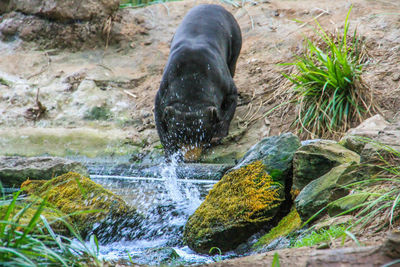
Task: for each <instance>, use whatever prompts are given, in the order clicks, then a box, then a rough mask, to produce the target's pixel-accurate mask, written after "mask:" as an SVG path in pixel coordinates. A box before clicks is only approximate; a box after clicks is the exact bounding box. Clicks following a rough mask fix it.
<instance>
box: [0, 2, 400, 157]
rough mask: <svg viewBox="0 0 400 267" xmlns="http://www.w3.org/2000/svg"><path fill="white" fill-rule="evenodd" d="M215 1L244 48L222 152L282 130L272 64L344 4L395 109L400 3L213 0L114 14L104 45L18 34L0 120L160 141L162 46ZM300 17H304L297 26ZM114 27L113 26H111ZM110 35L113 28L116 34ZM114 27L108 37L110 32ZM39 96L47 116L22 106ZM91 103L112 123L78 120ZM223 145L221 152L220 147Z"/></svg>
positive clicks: (332, 26) (290, 114)
mask: <svg viewBox="0 0 400 267" xmlns="http://www.w3.org/2000/svg"><path fill="white" fill-rule="evenodd" d="M210 2H212V3H219V4H222V5H224V6H225V7H226V8H227V9H228V10H229V11H231V12H232V13H233V14H234V16H235V17H236V19H237V20H238V22H239V24H240V27H241V30H242V35H243V47H242V51H241V54H240V57H239V60H238V64H237V71H236V76H235V78H234V80H235V82H236V85H237V87H238V90H239V105H238V108H237V110H236V114H235V117H234V120H233V121H232V125H231V129H230V132H231V134H233V136H231V138H230V139H228V141H227V142H226V143H225V145H223V146H220V147H217V148H216V149H215V150H216V151H218V149H219V150H220V151H221V153H229V151H230V150H232V148H233V147H234V148H235V151H241V152H243V151H245V150H246V149H248V148H249V147H250V146H251V145H253V144H254V143H256V142H257V141H259V140H261V138H263V137H265V136H270V135H277V134H280V133H282V132H286V131H288V130H289V128H290V127H289V126H290V123H291V122H292V121H293V118H294V108H293V107H290V106H287V107H285V108H284V109H281V110H280V111H279V112H278V111H275V112H271V113H269V114H267V115H266V113H267V112H268V111H269V110H270V109H271V108H273V107H275V106H276V105H278V104H279V103H281V102H282V101H284V99H285V95H283V94H281V93H279V94H277V92H278V91H277V89H279V88H284V87H288V86H289V84H288V82H287V81H286V80H285V79H284V78H283V77H282V75H281V72H282V71H287V69H286V70H285V69H284V67H282V66H279V65H278V64H279V63H283V62H290V61H292V60H293V58H294V57H293V55H294V54H296V53H298V52H299V51H301V49H302V46H303V41H302V40H303V35H306V36H311V35H312V34H313V33H312V30H311V29H310V27H309V26H310V25H313V21H314V20H315V19H318V21H319V22H320V23H321V25H322V26H323V27H324V29H326V30H328V31H332V32H334V31H336V30H339V31H340V30H341V29H343V24H344V20H345V17H346V14H347V12H348V10H349V8H350V6H351V5H353V10H352V12H351V15H350V27H351V30H350V31H352V30H353V29H355V28H357V29H358V32H359V34H360V35H361V36H362V37H363V38H364V40H365V43H366V46H367V51H368V55H369V64H368V65H367V67H366V68H365V73H364V74H363V76H362V78H363V79H364V81H365V82H366V83H367V84H368V85H369V86H370V87H371V88H373V89H374V90H375V92H376V101H378V102H379V103H380V106H381V107H382V113H383V114H384V116H385V117H386V118H387V119H388V120H393V119H395V118H396V117H398V116H399V107H400V94H399V93H400V64H399V62H400V53H399V52H400V2H398V1H397V0H378V1H369V0H352V1H348V0H337V1H330V0H323V1H316V0H303V1H289V0H287V1H278V0H272V1H268V0H264V1H258V2H257V4H250V3H247V4H246V5H245V6H244V7H241V8H236V7H233V6H232V5H229V4H223V3H222V2H219V1H217V2H216V1H193V0H188V1H183V2H172V3H166V4H159V5H152V6H149V7H146V8H140V9H125V10H122V11H119V13H118V15H117V16H116V17H115V18H114V20H115V22H114V24H113V26H112V27H114V28H112V30H111V35H110V38H109V40H108V42H109V44H110V45H109V46H108V48H104V44H99V47H102V48H93V49H85V50H83V51H68V50H60V49H51V50H43V49H39V48H37V46H36V45H35V44H34V43H21V42H20V41H19V40H18V39H16V40H14V41H11V42H0V54H1V58H0V77H1V78H3V79H5V80H7V81H9V82H10V83H8V84H5V83H2V84H0V89H1V90H0V114H1V116H0V125H1V127H5V128H14V129H15V128H20V127H31V126H33V127H34V128H59V129H65V128H77V127H89V128H96V129H101V130H104V131H107V130H109V129H114V128H119V129H121V130H122V131H123V134H121V136H122V137H123V135H124V134H125V135H126V136H125V137H129V138H133V139H137V140H136V141H137V142H139V141H141V140H144V139H145V142H144V143H145V144H146V145H147V146H150V147H153V146H155V145H157V144H158V137H157V134H156V131H155V127H154V119H153V112H152V110H153V102H154V97H155V94H156V92H157V89H158V86H159V83H160V79H161V75H162V71H163V67H164V65H165V63H166V61H167V57H168V53H169V43H170V40H171V38H172V36H173V33H174V31H175V29H176V27H177V25H178V24H179V23H180V21H181V20H182V18H183V16H184V14H185V13H186V12H187V11H188V10H189V9H190V8H192V7H193V6H195V5H197V4H200V3H210ZM294 20H300V21H302V23H299V22H295V21H294ZM117 28H118V29H117ZM115 32H118V34H116V33H115ZM113 33H115V34H113ZM38 88H39V89H40V91H39V100H40V101H41V103H42V104H43V105H44V106H45V107H46V108H47V113H46V116H45V117H43V118H41V119H40V120H39V121H36V122H34V121H32V118H29V116H27V108H32V107H33V108H34V107H35V105H36V104H35V103H36V102H35V100H36V95H37V89H38ZM92 107H107V108H109V110H110V111H111V113H112V119H110V120H106V121H91V120H87V119H84V117H85V114H87V112H88V110H89V109H90V108H92ZM224 151H225V152H224Z"/></svg>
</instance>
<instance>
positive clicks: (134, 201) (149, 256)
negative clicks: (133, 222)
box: [91, 160, 217, 265]
mask: <svg viewBox="0 0 400 267" xmlns="http://www.w3.org/2000/svg"><path fill="white" fill-rule="evenodd" d="M178 167H179V168H182V166H181V165H179V164H178V163H177V161H176V160H172V162H171V163H169V164H166V163H163V164H161V165H160V166H159V167H158V169H159V171H158V172H157V173H159V174H160V176H158V177H137V176H136V177H134V176H118V175H100V174H96V175H91V178H92V179H93V180H94V181H95V182H97V183H99V184H101V185H103V186H104V187H105V188H107V189H109V190H111V191H113V192H114V193H116V194H117V195H119V196H121V197H122V198H123V199H124V200H125V201H126V202H127V203H128V204H129V205H131V206H134V207H136V209H137V210H138V211H139V212H140V213H142V214H143V215H145V220H144V221H143V222H142V223H141V224H140V225H139V226H137V227H136V229H128V230H129V231H141V234H140V237H139V238H135V239H134V240H125V239H124V238H121V240H118V241H117V242H112V243H108V244H101V245H100V257H101V258H104V259H106V260H108V261H116V260H120V259H128V258H129V256H128V255H130V257H131V258H132V260H133V261H134V262H135V263H138V264H150V265H158V264H161V263H164V262H163V261H164V260H165V259H168V257H169V256H168V255H170V253H171V251H175V252H176V253H177V254H178V255H179V259H178V260H177V261H176V263H177V264H179V263H181V264H182V263H184V264H194V263H207V262H212V261H213V258H211V257H209V256H206V255H198V254H196V253H195V252H194V251H192V250H190V249H189V248H188V247H186V246H184V245H183V243H182V235H183V229H184V226H185V223H186V221H187V219H188V218H189V216H190V215H191V214H193V213H194V211H195V210H196V209H197V207H198V206H199V205H200V204H201V202H202V201H203V199H204V198H205V196H206V195H207V193H208V191H209V190H210V189H211V188H212V186H213V185H214V184H215V183H216V182H217V180H204V179H187V178H186V179H185V178H183V179H182V178H181V179H178V175H177V170H178ZM193 176H195V177H196V174H195V173H194V174H193ZM172 249H173V250H172Z"/></svg>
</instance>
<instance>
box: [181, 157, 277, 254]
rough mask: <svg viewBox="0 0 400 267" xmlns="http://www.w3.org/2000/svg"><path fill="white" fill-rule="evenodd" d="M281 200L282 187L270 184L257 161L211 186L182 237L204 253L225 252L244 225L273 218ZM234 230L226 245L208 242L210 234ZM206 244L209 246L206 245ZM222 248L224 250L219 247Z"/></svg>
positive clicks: (242, 233) (268, 178)
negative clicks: (217, 250)
mask: <svg viewBox="0 0 400 267" xmlns="http://www.w3.org/2000/svg"><path fill="white" fill-rule="evenodd" d="M283 198H284V189H283V186H282V185H280V184H279V183H276V182H274V181H273V179H272V178H271V176H270V175H268V174H267V173H266V171H265V166H264V165H263V163H262V162H261V161H256V162H253V163H251V164H249V165H247V166H245V167H242V168H240V169H238V170H234V171H232V172H229V173H228V174H225V175H224V177H223V178H222V179H221V180H220V181H219V182H218V183H217V184H215V185H214V187H213V189H212V190H211V191H210V192H209V194H208V195H207V197H206V199H205V201H204V202H203V203H202V204H201V205H200V207H199V208H198V209H197V210H196V212H195V213H194V214H193V215H192V216H191V217H190V218H189V220H188V222H187V224H186V228H185V233H184V238H185V240H186V242H187V243H188V244H189V245H193V247H194V246H199V247H198V250H200V249H201V250H204V251H205V253H207V252H208V251H209V249H210V247H212V246H218V247H219V248H220V249H221V250H222V251H226V250H227V247H228V246H231V244H234V242H238V241H237V240H233V239H234V238H238V239H240V238H241V235H244V232H247V231H248V230H249V229H248V228H246V225H249V227H250V226H251V225H263V224H265V223H267V222H268V221H270V220H271V219H273V217H274V216H275V215H276V212H277V210H278V209H279V207H280V204H281V203H282V201H283ZM229 231H234V232H235V233H236V234H235V236H233V239H231V240H230V244H228V242H223V241H224V240H222V239H221V240H218V241H220V242H221V244H219V243H218V244H216V243H213V245H210V244H211V243H209V242H208V240H211V241H210V242H215V240H212V237H213V235H221V236H222V234H221V232H229ZM209 245H210V246H209ZM223 246H225V247H223Z"/></svg>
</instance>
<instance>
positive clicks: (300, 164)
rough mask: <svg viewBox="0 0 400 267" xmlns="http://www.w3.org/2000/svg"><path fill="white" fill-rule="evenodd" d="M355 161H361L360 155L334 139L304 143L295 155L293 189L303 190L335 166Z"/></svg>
mask: <svg viewBox="0 0 400 267" xmlns="http://www.w3.org/2000/svg"><path fill="white" fill-rule="evenodd" d="M353 161H354V162H360V156H359V155H358V154H356V153H355V152H353V151H351V150H349V149H347V148H345V147H343V146H341V145H339V144H338V143H336V142H333V141H329V140H320V141H318V142H313V143H309V144H307V145H304V146H302V147H301V148H300V149H299V150H297V151H296V153H295V154H294V157H293V189H294V190H302V189H303V188H304V187H305V186H306V185H307V184H309V183H310V182H311V181H313V180H314V179H316V178H318V177H321V176H322V175H324V174H326V173H327V172H329V171H330V170H331V169H332V168H333V167H336V166H338V165H341V164H343V163H348V162H353Z"/></svg>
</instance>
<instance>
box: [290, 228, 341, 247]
mask: <svg viewBox="0 0 400 267" xmlns="http://www.w3.org/2000/svg"><path fill="white" fill-rule="evenodd" d="M347 229H348V226H343V225H336V226H330V227H329V229H321V230H318V231H312V232H311V233H309V234H307V235H305V236H304V237H303V238H301V239H298V240H297V241H296V242H295V244H294V246H293V247H296V248H300V247H311V246H315V245H318V244H321V243H323V242H329V241H331V240H334V239H336V238H338V237H345V236H346V231H347Z"/></svg>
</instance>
